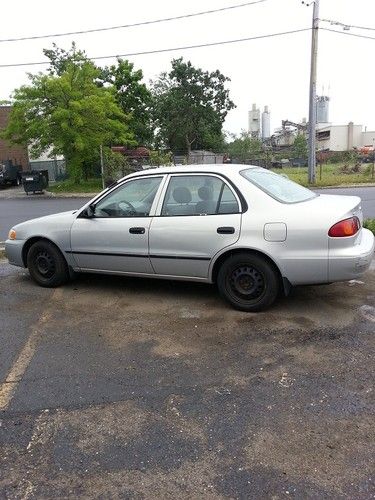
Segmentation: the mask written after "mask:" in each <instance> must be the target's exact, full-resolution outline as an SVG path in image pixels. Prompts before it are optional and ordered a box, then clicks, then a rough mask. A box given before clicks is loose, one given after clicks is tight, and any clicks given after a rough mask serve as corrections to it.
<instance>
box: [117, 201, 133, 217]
mask: <svg viewBox="0 0 375 500" xmlns="http://www.w3.org/2000/svg"><path fill="white" fill-rule="evenodd" d="M123 205H125V207H124V206H123ZM126 206H128V207H129V208H130V213H132V214H136V213H137V211H136V209H135V208H134V207H133V205H132V204H131V203H130V201H126V200H124V201H119V202H118V203H117V207H118V209H119V210H120V211H121V212H126V213H129V210H127V209H126Z"/></svg>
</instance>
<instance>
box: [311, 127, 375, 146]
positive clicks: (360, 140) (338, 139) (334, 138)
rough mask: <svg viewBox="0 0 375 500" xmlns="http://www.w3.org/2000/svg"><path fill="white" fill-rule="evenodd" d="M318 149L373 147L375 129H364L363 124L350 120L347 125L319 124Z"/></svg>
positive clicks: (317, 134)
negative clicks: (356, 123)
mask: <svg viewBox="0 0 375 500" xmlns="http://www.w3.org/2000/svg"><path fill="white" fill-rule="evenodd" d="M316 138H317V149H318V151H322V150H327V151H351V150H352V149H353V148H356V149H359V148H363V147H370V148H372V147H373V146H374V143H375V130H374V131H368V130H366V128H365V130H363V126H362V125H355V124H354V123H353V122H349V123H348V124H347V125H331V124H328V125H327V124H318V127H317V133H316Z"/></svg>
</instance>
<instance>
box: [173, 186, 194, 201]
mask: <svg viewBox="0 0 375 500" xmlns="http://www.w3.org/2000/svg"><path fill="white" fill-rule="evenodd" d="M172 196H173V199H174V201H175V202H176V203H190V202H191V193H190V191H189V190H188V188H186V187H182V186H180V187H176V188H174V190H173V193H172Z"/></svg>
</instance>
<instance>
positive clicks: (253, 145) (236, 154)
mask: <svg viewBox="0 0 375 500" xmlns="http://www.w3.org/2000/svg"><path fill="white" fill-rule="evenodd" d="M226 150H227V152H228V154H229V156H230V157H231V158H236V159H238V160H240V161H244V160H252V159H258V158H259V157H260V156H261V155H262V154H263V147H262V142H261V141H260V140H259V139H257V138H255V137H251V135H250V134H249V133H248V132H246V131H245V130H242V131H241V133H240V135H239V136H238V137H237V136H236V135H232V141H231V142H229V143H228V144H227V145H226Z"/></svg>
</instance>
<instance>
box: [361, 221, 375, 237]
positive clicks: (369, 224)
mask: <svg viewBox="0 0 375 500" xmlns="http://www.w3.org/2000/svg"><path fill="white" fill-rule="evenodd" d="M363 227H365V228H367V229H370V231H372V232H373V233H374V234H375V219H366V220H365V221H364V222H363Z"/></svg>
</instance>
